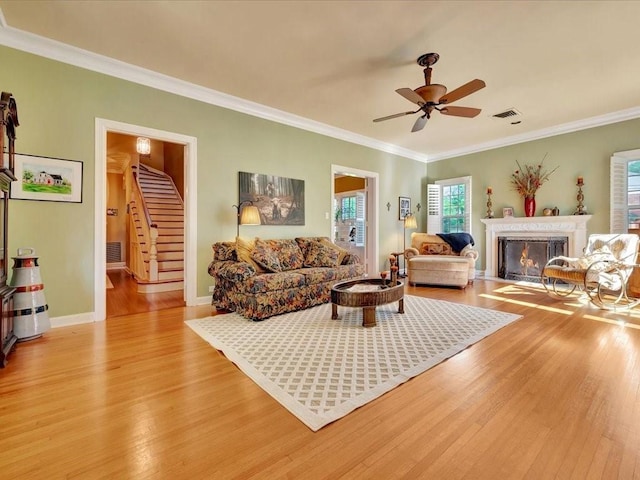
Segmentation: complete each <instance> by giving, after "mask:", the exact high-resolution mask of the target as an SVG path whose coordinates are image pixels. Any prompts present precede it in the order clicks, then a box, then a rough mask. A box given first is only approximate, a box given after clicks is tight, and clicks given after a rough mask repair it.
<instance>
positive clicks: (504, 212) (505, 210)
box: [502, 207, 513, 218]
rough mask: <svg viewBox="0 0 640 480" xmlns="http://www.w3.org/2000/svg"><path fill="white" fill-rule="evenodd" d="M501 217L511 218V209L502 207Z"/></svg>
mask: <svg viewBox="0 0 640 480" xmlns="http://www.w3.org/2000/svg"><path fill="white" fill-rule="evenodd" d="M502 216H503V217H505V218H507V217H513V207H504V208H503V209H502Z"/></svg>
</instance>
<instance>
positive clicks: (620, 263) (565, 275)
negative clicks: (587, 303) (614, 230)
mask: <svg viewBox="0 0 640 480" xmlns="http://www.w3.org/2000/svg"><path fill="white" fill-rule="evenodd" d="M639 243H640V238H639V237H638V235H636V234H629V233H625V234H594V235H590V236H589V240H588V242H587V246H586V248H585V251H584V254H583V255H582V256H581V257H576V258H574V257H566V256H558V257H554V258H552V259H551V260H549V261H548V262H547V264H546V265H545V267H544V269H543V270H542V274H541V278H540V280H541V282H542V285H543V286H544V288H545V289H546V291H547V293H549V294H550V295H551V296H554V297H560V298H563V297H567V296H569V295H571V294H572V293H573V292H574V290H576V288H578V289H580V290H582V291H583V292H584V293H586V294H587V295H588V296H589V299H590V300H591V302H592V303H593V304H594V305H596V306H598V307H600V308H603V309H611V310H615V309H628V308H632V307H634V306H636V305H638V303H640V299H638V298H632V297H629V295H628V289H627V286H628V282H629V278H630V277H631V274H632V272H633V269H634V268H635V267H637V266H638V265H637V264H636V262H637V260H636V257H637V255H638V245H639Z"/></svg>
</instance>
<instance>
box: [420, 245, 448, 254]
mask: <svg viewBox="0 0 640 480" xmlns="http://www.w3.org/2000/svg"><path fill="white" fill-rule="evenodd" d="M420 255H453V249H452V248H451V246H450V245H449V244H448V243H444V242H443V243H431V242H424V243H423V244H422V245H420Z"/></svg>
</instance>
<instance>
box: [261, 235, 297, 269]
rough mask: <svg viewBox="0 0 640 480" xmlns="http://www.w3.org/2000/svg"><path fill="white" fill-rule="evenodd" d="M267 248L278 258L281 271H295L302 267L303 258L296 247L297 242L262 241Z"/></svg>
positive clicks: (289, 240) (287, 240)
mask: <svg viewBox="0 0 640 480" xmlns="http://www.w3.org/2000/svg"><path fill="white" fill-rule="evenodd" d="M264 242H266V243H267V245H268V246H269V248H271V250H272V251H273V252H275V254H276V255H277V257H278V261H279V262H280V267H281V271H283V272H286V271H289V270H296V269H298V268H302V266H303V265H304V256H303V254H302V250H301V249H300V247H299V246H298V242H296V241H295V240H293V239H282V240H264Z"/></svg>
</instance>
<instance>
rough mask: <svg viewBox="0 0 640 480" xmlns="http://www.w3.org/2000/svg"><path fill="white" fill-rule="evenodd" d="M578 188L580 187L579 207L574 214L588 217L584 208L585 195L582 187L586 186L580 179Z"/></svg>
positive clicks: (577, 184) (577, 197)
mask: <svg viewBox="0 0 640 480" xmlns="http://www.w3.org/2000/svg"><path fill="white" fill-rule="evenodd" d="M576 186H577V187H578V195H577V196H576V200H578V206H577V208H576V211H575V212H573V214H574V215H588V214H587V210H586V209H585V208H584V204H583V203H582V202H584V194H583V193H582V187H583V186H584V182H583V181H582V178H578V182H577V183H576Z"/></svg>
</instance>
